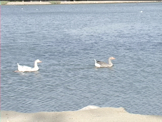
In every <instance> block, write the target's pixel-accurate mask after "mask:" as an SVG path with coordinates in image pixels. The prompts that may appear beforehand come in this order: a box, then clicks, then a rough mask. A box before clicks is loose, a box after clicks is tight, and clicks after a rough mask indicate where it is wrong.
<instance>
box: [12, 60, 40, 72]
mask: <svg viewBox="0 0 162 122" xmlns="http://www.w3.org/2000/svg"><path fill="white" fill-rule="evenodd" d="M41 62H42V61H40V60H39V59H37V60H35V62H34V67H33V68H32V67H28V66H21V65H19V64H18V63H17V66H18V71H15V72H34V71H38V70H39V67H38V63H41Z"/></svg>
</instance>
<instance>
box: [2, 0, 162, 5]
mask: <svg viewBox="0 0 162 122" xmlns="http://www.w3.org/2000/svg"><path fill="white" fill-rule="evenodd" d="M150 2H160V1H53V2H39V1H37V2H34V1H33V2H6V3H5V4H3V3H2V2H1V4H2V5H52V4H110V3H150Z"/></svg>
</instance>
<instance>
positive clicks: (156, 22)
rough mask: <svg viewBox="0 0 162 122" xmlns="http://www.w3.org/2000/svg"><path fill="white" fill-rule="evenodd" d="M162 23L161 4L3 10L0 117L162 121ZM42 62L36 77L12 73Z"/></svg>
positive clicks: (59, 6)
mask: <svg viewBox="0 0 162 122" xmlns="http://www.w3.org/2000/svg"><path fill="white" fill-rule="evenodd" d="M161 20H162V3H139V4H137V3H132V4H87V5H45V6H43V5H32V6H1V48H2V51H1V109H2V110H12V111H18V112H29V113H31V112H40V111H69V110H78V109H81V108H83V107H85V106H87V105H96V106H100V107H124V108H125V109H126V110H127V111H128V112H130V113H137V114H152V115H162V112H161V110H162V75H161V73H162V72H161V69H162V55H161V53H162V33H161V32H162V26H161V25H162V21H161ZM110 56H113V57H115V58H116V60H114V61H113V63H114V67H113V68H101V69H96V68H95V67H94V59H97V60H101V61H105V62H107V59H108V57H110ZM36 59H40V60H42V63H41V64H39V68H40V70H39V71H38V72H34V73H15V72H14V71H15V70H17V65H16V63H19V64H20V65H27V66H33V63H34V60H36Z"/></svg>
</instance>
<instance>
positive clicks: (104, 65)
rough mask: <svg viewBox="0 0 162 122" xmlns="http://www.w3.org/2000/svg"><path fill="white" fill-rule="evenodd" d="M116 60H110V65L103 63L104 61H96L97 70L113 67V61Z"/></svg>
mask: <svg viewBox="0 0 162 122" xmlns="http://www.w3.org/2000/svg"><path fill="white" fill-rule="evenodd" d="M114 59H115V58H114V57H110V58H109V59H108V63H105V62H102V61H97V60H96V59H94V60H95V66H96V67H97V68H102V67H112V66H113V63H112V62H111V60H114Z"/></svg>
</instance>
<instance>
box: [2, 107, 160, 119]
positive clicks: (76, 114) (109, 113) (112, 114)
mask: <svg viewBox="0 0 162 122" xmlns="http://www.w3.org/2000/svg"><path fill="white" fill-rule="evenodd" d="M1 122H162V116H151V115H139V114H130V113H128V112H127V111H125V110H124V109H123V108H98V107H93V106H88V107H85V108H83V109H82V110H78V111H67V112H39V113H18V112H13V111H1Z"/></svg>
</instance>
